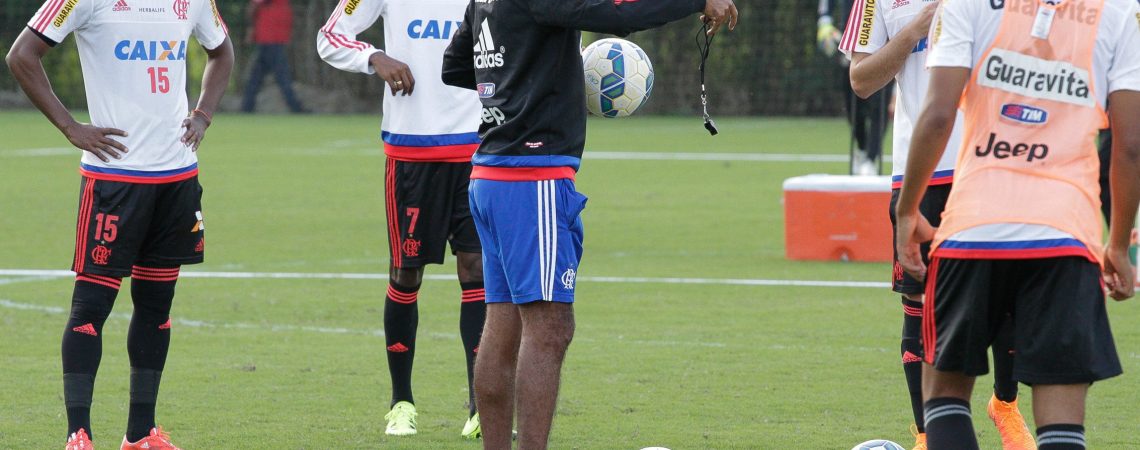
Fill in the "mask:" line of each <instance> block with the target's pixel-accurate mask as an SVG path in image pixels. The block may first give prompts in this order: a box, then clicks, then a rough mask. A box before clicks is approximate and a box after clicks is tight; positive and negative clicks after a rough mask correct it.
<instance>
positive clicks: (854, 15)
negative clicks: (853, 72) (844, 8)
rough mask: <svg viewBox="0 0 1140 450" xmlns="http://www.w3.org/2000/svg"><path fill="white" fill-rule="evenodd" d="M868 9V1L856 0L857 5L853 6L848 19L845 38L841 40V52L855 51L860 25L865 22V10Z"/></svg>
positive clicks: (844, 33)
mask: <svg viewBox="0 0 1140 450" xmlns="http://www.w3.org/2000/svg"><path fill="white" fill-rule="evenodd" d="M866 8H867V0H855V3H854V4H852V5H851V14H850V15H849V16H848V17H847V26H846V27H845V29H844V30H843V38H842V39H840V40H839V50H841V51H844V52H854V51H855V41H856V36H858V35H859V32H858V30H859V24H860V23H861V22H862V21H863V10H865V9H866Z"/></svg>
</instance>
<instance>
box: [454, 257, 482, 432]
mask: <svg viewBox="0 0 1140 450" xmlns="http://www.w3.org/2000/svg"><path fill="white" fill-rule="evenodd" d="M455 259H456V267H455V270H456V275H458V276H459V286H460V287H461V288H462V289H463V296H462V303H461V304H460V309H459V337H460V339H461V340H462V341H463V354H464V357H465V358H466V360H467V393H468V398H467V402H468V411H467V423H466V424H464V426H463V432H462V433H461V434H462V435H463V437H466V438H470V439H475V438H478V437H479V436H480V434H481V432H482V431H481V427H480V424H479V417H477V416H476V415H475V414H476V412H477V411H476V408H475V356H476V355H477V354H478V352H479V339H480V337H481V336H482V335H483V323H484V322H486V318H487V303H486V302H485V300H486V294H485V291H484V289H483V255H482V254H479V253H471V252H456V253H455Z"/></svg>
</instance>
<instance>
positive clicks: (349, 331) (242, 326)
mask: <svg viewBox="0 0 1140 450" xmlns="http://www.w3.org/2000/svg"><path fill="white" fill-rule="evenodd" d="M0 308H5V309H14V310H18V311H32V312H40V313H47V314H52V315H57V316H62V315H65V314H67V313H68V311H67V310H66V309H64V308H61V307H58V306H46V305H35V304H30V303H20V302H16V301H12V300H7V299H2V298H0ZM110 318H112V319H116V320H121V321H129V320H131V315H130V314H126V313H112V314H111V316H110ZM170 321H171V322H172V323H173V324H174V325H175V326H178V327H188V328H209V329H226V330H252V331H269V332H273V333H295V332H304V333H316V334H340V335H366V336H376V337H383V336H384V330H380V329H363V328H344V327H317V326H299V325H282V324H255V323H242V322H236V323H224V322H207V321H204V320H192V319H184V318H178V317H177V316H174V317H171V318H170ZM423 334H426V335H427V336H429V337H431V338H435V339H448V340H457V339H459V335H458V334H455V333H423ZM574 340H575V341H585V342H596V341H597V339H591V338H586V337H575V338H574ZM605 341H606V342H607V343H613V342H615V341H617V342H622V343H626V344H630V345H636V346H645V347H710V348H724V347H727V346H728V345H726V344H724V343H722V342H700V341H665V340H640V339H625V338H623V337H622V336H617V337H614V338H612V339H606V340H605Z"/></svg>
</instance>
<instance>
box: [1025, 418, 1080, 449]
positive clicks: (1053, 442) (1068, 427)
mask: <svg viewBox="0 0 1140 450" xmlns="http://www.w3.org/2000/svg"><path fill="white" fill-rule="evenodd" d="M1085 448H1087V444H1086V443H1085V427H1084V426H1083V425H1072V424H1054V425H1046V426H1043V427H1040V428H1038V429H1037V449H1038V450H1085Z"/></svg>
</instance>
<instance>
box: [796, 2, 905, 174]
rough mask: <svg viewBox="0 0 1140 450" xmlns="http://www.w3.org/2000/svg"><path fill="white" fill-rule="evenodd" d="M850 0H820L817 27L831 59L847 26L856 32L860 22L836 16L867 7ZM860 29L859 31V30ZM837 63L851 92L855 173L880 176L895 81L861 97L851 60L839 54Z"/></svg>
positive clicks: (858, 13) (847, 102)
mask: <svg viewBox="0 0 1140 450" xmlns="http://www.w3.org/2000/svg"><path fill="white" fill-rule="evenodd" d="M851 3H852V2H851V1H849V0H819V21H818V22H817V26H816V35H815V36H816V37H815V38H816V45H817V46H818V47H819V50H820V51H822V52H823V54H824V55H825V56H827V57H828V58H831V57H836V50H837V49H838V48H839V39H840V37H842V35H843V33H841V32H840V31H839V29H840V28H845V29H846V30H847V33H852V32H853V31H852V30H853V29H854V26H853V25H852V24H857V23H858V21H857V20H856V21H851V20H848V21H846V22H836V21H835V19H834V18H839V20H843V19H844V18H845V17H847V16H848V14H849V13H851V14H855V16H854V17H862V15H863V12H864V11H863V10H862V9H860V10H858V11H850V10H851ZM857 31H858V30H855V32H857ZM836 63H838V64H839V66H838V67H839V68H840V69H842V75H839V76H838V78H837V80H838V81H839V82H841V83H842V84H843V87H842V89H843V90H844V92H846V93H847V95H846V98H845V99H844V104H845V105H846V108H847V121H848V123H850V124H851V139H852V141H853V142H854V144H855V145H854V148H853V149H852V151H851V167H850V173H851V174H852V175H878V174H879V169H880V167H881V165H882V163H881V160H882V155H883V137H884V136H885V135H886V132H887V116H888V108H889V104H888V102H890V100H891V97H892V96H893V93H894V83H893V82H891V83H890V84H887V85H886V86H885V87H883V88H882V89H880V90H879V91H878V92H875V93H874V94H872V95H870V96H868V97H867V98H859V97H858V96H856V95H855V93H854V92H853V91H851V78H850V74H849V73H848V69H847V67H848V65H849V64H850V61H848V60H847V58H846V57H845V56H843V55H838V57H836Z"/></svg>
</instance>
